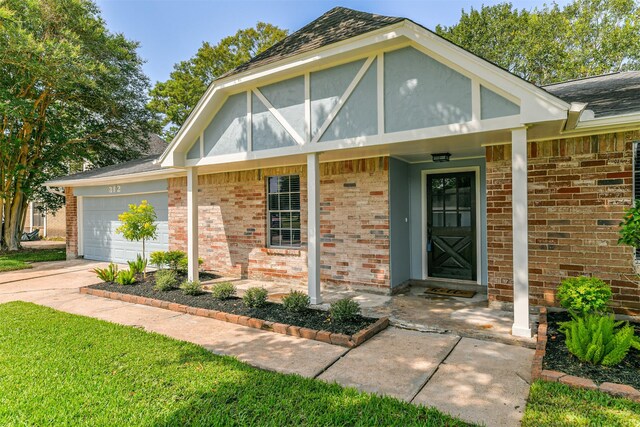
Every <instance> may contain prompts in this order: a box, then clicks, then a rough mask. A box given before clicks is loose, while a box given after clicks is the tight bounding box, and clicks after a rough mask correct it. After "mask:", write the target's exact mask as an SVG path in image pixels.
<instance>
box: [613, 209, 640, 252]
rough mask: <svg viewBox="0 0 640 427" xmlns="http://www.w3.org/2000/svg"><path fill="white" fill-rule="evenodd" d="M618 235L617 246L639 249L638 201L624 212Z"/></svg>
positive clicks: (639, 212) (639, 217) (639, 210)
mask: <svg viewBox="0 0 640 427" xmlns="http://www.w3.org/2000/svg"><path fill="white" fill-rule="evenodd" d="M619 233H620V238H619V239H618V244H620V245H629V246H631V247H632V248H640V200H636V202H635V204H634V205H633V207H631V208H629V209H627V210H626V211H625V212H624V218H623V219H622V222H621V223H620V231H619Z"/></svg>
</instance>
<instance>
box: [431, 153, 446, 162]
mask: <svg viewBox="0 0 640 427" xmlns="http://www.w3.org/2000/svg"><path fill="white" fill-rule="evenodd" d="M431 158H432V159H433V161H434V162H438V163H440V162H448V161H449V159H450V158H451V153H435V154H432V155H431Z"/></svg>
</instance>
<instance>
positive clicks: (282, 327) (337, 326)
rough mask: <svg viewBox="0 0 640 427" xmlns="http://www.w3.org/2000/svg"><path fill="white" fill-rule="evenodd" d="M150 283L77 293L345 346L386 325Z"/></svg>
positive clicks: (102, 286)
mask: <svg viewBox="0 0 640 427" xmlns="http://www.w3.org/2000/svg"><path fill="white" fill-rule="evenodd" d="M153 284H154V281H153V278H152V275H147V281H144V282H143V281H139V282H137V283H136V284H134V285H129V286H122V285H118V284H116V283H111V282H105V283H100V284H97V285H91V286H87V287H85V288H81V290H80V292H82V293H86V294H91V295H96V296H101V297H106V298H112V299H118V300H122V301H128V302H133V303H136V304H145V305H151V306H155V307H161V308H168V309H170V310H174V311H179V312H184V313H189V314H194V315H199V316H204V317H211V318H215V319H218V320H223V321H227V322H231V323H237V324H241V325H243V326H250V327H255V328H258V329H264V330H270V331H273V332H278V333H282V334H287V335H293V336H299V337H302V338H307V339H315V340H318V341H324V342H327V343H331V344H337V345H342V346H346V347H355V346H357V345H360V344H362V343H363V342H364V341H365V340H367V339H369V338H370V337H372V336H373V335H375V334H376V333H378V332H379V331H381V330H383V329H384V328H386V327H387V325H388V324H389V320H388V319H387V318H382V319H374V318H370V317H364V316H356V317H355V318H354V319H353V320H350V321H344V322H335V321H331V320H330V319H329V313H328V312H326V311H323V310H318V309H313V308H307V309H305V310H302V311H301V312H299V313H291V312H288V311H286V310H285V309H284V307H283V306H282V304H278V303H274V302H267V303H266V304H265V305H264V306H263V307H257V308H249V307H246V306H245V304H243V301H242V299H240V298H235V297H233V298H229V299H225V300H218V299H215V298H213V297H212V296H211V294H210V293H208V292H203V293H201V294H199V295H185V294H184V292H182V291H181V290H179V289H171V290H168V291H158V290H155V289H154V288H153Z"/></svg>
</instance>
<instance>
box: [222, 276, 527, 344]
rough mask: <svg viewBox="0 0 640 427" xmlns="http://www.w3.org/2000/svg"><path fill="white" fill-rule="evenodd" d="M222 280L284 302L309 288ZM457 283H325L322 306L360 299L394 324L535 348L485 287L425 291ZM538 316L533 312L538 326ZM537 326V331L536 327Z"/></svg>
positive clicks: (372, 313)
mask: <svg viewBox="0 0 640 427" xmlns="http://www.w3.org/2000/svg"><path fill="white" fill-rule="evenodd" d="M217 281H232V282H233V283H234V284H235V285H236V287H237V289H238V291H239V294H240V295H241V294H242V293H243V292H244V291H245V290H246V289H248V288H250V287H254V286H261V287H264V288H265V289H267V290H268V291H269V295H270V298H271V299H272V300H278V299H279V298H280V297H282V295H284V294H286V293H288V292H289V291H291V290H292V289H296V290H299V291H303V292H306V290H307V289H306V286H302V285H296V284H292V283H286V282H272V281H264V280H251V279H230V278H222V279H218V280H216V282H217ZM429 286H433V287H456V285H455V284H452V285H447V283H443V282H440V281H438V282H433V283H431V282H422V283H420V284H413V285H411V286H410V287H408V288H406V289H404V290H403V291H402V292H401V293H399V294H396V295H387V294H385V293H384V290H382V289H380V290H378V289H375V288H352V287H348V286H344V285H334V284H329V283H322V297H323V304H320V305H318V306H317V307H319V308H322V309H328V308H329V305H330V304H331V303H332V302H334V301H337V300H339V299H341V298H346V297H350V298H353V299H354V300H355V301H357V302H358V303H360V306H361V307H362V314H363V315H364V316H370V317H383V316H387V317H389V320H390V322H391V324H392V325H394V326H396V327H399V328H404V329H412V330H417V331H422V332H434V333H441V334H455V335H458V336H461V337H469V338H476V339H481V340H488V341H496V342H501V343H504V344H515V345H520V346H524V347H529V348H535V337H534V338H522V337H515V336H513V335H511V326H512V324H513V313H512V312H511V311H504V310H499V309H495V308H489V307H488V301H487V294H486V290H485V288H481V287H476V289H477V290H478V291H479V292H477V293H476V295H474V296H473V298H460V297H451V296H441V295H432V294H425V293H424V291H425V290H426V288H427V287H429ZM536 322H537V316H536V315H532V326H535V324H536ZM534 330H535V329H534Z"/></svg>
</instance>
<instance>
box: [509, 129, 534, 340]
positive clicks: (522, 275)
mask: <svg viewBox="0 0 640 427" xmlns="http://www.w3.org/2000/svg"><path fill="white" fill-rule="evenodd" d="M511 167H512V170H511V184H512V188H511V195H512V196H511V204H512V209H513V327H512V328H511V333H512V334H513V335H515V336H519V337H531V325H530V323H529V239H528V224H527V219H528V212H527V211H528V209H527V204H528V195H527V129H526V128H519V129H513V130H512V131H511Z"/></svg>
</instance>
